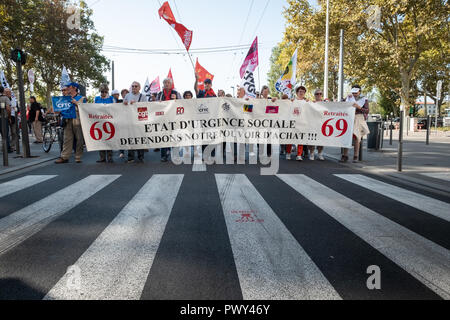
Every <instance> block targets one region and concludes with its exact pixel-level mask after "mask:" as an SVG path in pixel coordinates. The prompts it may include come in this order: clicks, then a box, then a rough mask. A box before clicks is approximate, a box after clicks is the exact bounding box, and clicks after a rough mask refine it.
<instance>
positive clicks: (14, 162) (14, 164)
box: [0, 135, 60, 175]
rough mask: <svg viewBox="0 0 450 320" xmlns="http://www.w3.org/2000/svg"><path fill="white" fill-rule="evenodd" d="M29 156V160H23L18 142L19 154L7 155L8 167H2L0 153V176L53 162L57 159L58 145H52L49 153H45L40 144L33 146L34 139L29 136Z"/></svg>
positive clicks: (0, 153) (1, 155)
mask: <svg viewBox="0 0 450 320" xmlns="http://www.w3.org/2000/svg"><path fill="white" fill-rule="evenodd" d="M29 139H30V154H31V158H28V159H24V158H23V148H22V142H20V151H21V154H20V155H18V154H17V153H16V152H13V153H9V154H8V166H7V167H4V166H3V152H1V151H0V175H4V174H7V173H11V172H14V171H17V170H21V169H24V168H28V167H33V166H36V165H39V164H42V163H44V162H47V161H53V160H56V159H57V158H59V154H60V153H59V144H58V143H57V142H56V143H54V144H53V145H52V149H51V150H50V152H49V153H45V152H44V150H43V149H42V144H34V143H33V142H34V140H35V139H34V137H33V136H32V135H30V137H29ZM0 140H1V139H0Z"/></svg>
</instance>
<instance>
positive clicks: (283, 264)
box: [216, 174, 341, 300]
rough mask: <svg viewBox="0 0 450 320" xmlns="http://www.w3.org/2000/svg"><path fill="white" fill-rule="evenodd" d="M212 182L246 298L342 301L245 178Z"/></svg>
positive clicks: (228, 177)
mask: <svg viewBox="0 0 450 320" xmlns="http://www.w3.org/2000/svg"><path fill="white" fill-rule="evenodd" d="M216 183H217V186H218V189H219V195H220V201H221V203H222V209H223V213H224V216H225V221H226V225H227V230H228V234H229V237H230V242H231V247H232V250H233V255H234V259H235V263H236V268H237V272H238V275H239V280H240V284H241V289H242V294H243V297H244V299H246V300H278V299H282V300H306V299H309V300H311V299H321V300H322V299H333V300H335V299H341V297H340V296H339V294H338V293H337V292H336V290H335V289H334V288H333V286H332V285H331V284H330V283H329V282H328V280H327V279H326V278H325V276H324V275H323V274H322V272H321V271H320V270H319V269H318V267H317V266H316V265H315V264H314V262H313V261H312V260H311V258H310V257H309V256H308V255H307V253H306V252H305V251H304V250H303V248H302V247H301V246H300V244H299V243H298V242H297V241H296V240H295V238H294V237H293V236H292V234H291V233H290V232H289V230H288V229H287V228H286V226H285V225H284V224H283V223H282V222H281V220H280V219H279V218H278V216H277V215H276V214H275V212H273V210H272V209H271V208H270V206H269V205H268V204H267V203H266V201H265V200H264V199H263V197H262V196H261V195H260V194H259V193H258V191H257V190H256V188H255V187H254V186H253V185H252V184H251V182H250V181H249V180H248V179H247V177H246V176H245V175H226V174H217V175H216Z"/></svg>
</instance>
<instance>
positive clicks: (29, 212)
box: [0, 175, 120, 254]
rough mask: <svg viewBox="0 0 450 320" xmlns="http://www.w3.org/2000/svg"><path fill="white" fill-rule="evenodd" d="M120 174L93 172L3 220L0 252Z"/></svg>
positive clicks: (9, 247)
mask: <svg viewBox="0 0 450 320" xmlns="http://www.w3.org/2000/svg"><path fill="white" fill-rule="evenodd" d="M119 177H120V175H92V176H89V177H87V178H85V179H83V180H81V181H79V182H77V183H75V184H73V185H70V186H68V187H67V188H65V189H62V190H60V191H58V192H56V193H54V194H52V195H51V196H48V197H47V198H44V199H42V200H40V201H38V202H35V203H33V204H31V205H29V206H28V207H26V208H23V209H22V210H19V211H16V212H15V213H13V214H11V215H9V216H7V217H5V218H3V219H1V220H0V254H3V253H5V252H6V251H8V250H9V249H11V248H13V247H15V246H16V245H18V244H20V243H21V242H23V241H25V240H26V239H28V238H29V237H31V236H32V235H34V234H36V233H37V232H39V231H40V230H42V229H43V228H44V227H45V226H47V225H48V224H50V223H51V222H52V221H54V220H55V219H57V218H58V217H59V216H61V215H63V214H64V213H66V212H68V211H69V210H71V209H72V208H74V207H76V206H77V205H79V204H80V203H82V202H83V201H85V200H87V199H88V198H90V197H92V196H93V195H94V194H95V193H97V192H99V191H100V190H102V189H103V188H105V187H106V186H107V185H109V184H110V183H112V182H113V181H115V180H116V179H118V178H119Z"/></svg>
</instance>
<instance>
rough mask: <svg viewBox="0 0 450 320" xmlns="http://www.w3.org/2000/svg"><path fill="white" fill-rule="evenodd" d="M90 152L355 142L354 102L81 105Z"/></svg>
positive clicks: (223, 100) (212, 100)
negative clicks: (353, 140) (204, 146)
mask: <svg viewBox="0 0 450 320" xmlns="http://www.w3.org/2000/svg"><path fill="white" fill-rule="evenodd" d="M80 116H81V125H82V128H83V134H84V139H85V142H86V146H87V149H88V151H98V150H136V149H150V148H167V147H182V146H194V145H211V144H219V143H222V142H236V143H250V144H302V145H317V146H333V147H351V144H352V135H353V124H354V119H355V108H354V107H352V104H351V103H345V102H344V103H333V102H320V103H313V102H305V101H294V102H291V101H290V100H279V101H276V102H271V101H270V100H263V99H250V100H243V99H234V98H209V99H192V100H174V101H166V102H143V103H138V104H134V105H127V106H126V105H124V104H110V105H103V104H81V105H80Z"/></svg>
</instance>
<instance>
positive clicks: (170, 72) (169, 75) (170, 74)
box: [167, 68, 175, 89]
mask: <svg viewBox="0 0 450 320" xmlns="http://www.w3.org/2000/svg"><path fill="white" fill-rule="evenodd" d="M167 78H169V79H172V88H171V89H174V88H175V82H174V81H173V76H172V68H170V69H169V74H168V75H167Z"/></svg>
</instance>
